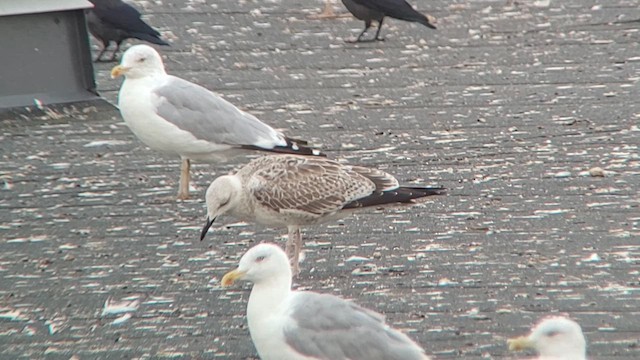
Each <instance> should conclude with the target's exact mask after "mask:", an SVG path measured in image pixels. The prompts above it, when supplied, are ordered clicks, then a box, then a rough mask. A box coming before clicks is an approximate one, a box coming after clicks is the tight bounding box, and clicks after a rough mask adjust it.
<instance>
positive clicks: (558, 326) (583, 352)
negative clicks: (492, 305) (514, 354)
mask: <svg viewBox="0 0 640 360" xmlns="http://www.w3.org/2000/svg"><path fill="white" fill-rule="evenodd" d="M524 349H534V350H536V351H537V352H538V354H539V355H540V356H539V357H538V358H537V359H538V360H586V359H587V345H586V341H585V339H584V335H583V334H582V329H581V328H580V325H578V323H577V322H575V321H573V320H571V319H568V318H566V317H561V316H550V317H547V318H544V319H542V321H541V322H540V323H538V325H536V326H535V327H534V328H533V329H532V330H531V334H529V336H521V337H519V338H515V339H510V340H509V350H512V351H520V350H524Z"/></svg>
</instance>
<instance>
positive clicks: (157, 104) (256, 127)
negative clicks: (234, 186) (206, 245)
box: [111, 45, 322, 199]
mask: <svg viewBox="0 0 640 360" xmlns="http://www.w3.org/2000/svg"><path fill="white" fill-rule="evenodd" d="M121 75H124V76H125V80H124V82H123V83H122V87H121V88H120V94H119V96H118V106H119V107H120V113H121V114H122V118H123V119H124V121H125V123H126V124H127V125H128V126H129V128H130V129H131V131H133V133H134V134H135V135H136V136H137V137H138V139H140V140H141V141H142V142H143V143H145V144H146V145H147V146H149V147H150V148H151V149H153V150H157V151H162V152H166V153H172V154H176V155H179V156H180V157H181V158H182V167H181V172H180V189H179V191H178V199H186V198H188V197H189V169H190V166H191V162H190V160H196V161H206V162H214V161H218V162H220V161H226V160H228V159H229V158H231V157H233V156H237V155H241V154H243V153H248V152H255V151H266V152H277V153H295V154H300V155H322V154H321V153H320V152H319V151H317V150H313V149H311V148H308V147H305V146H301V145H299V144H298V143H296V141H294V140H292V139H290V138H288V137H286V136H284V135H283V134H282V133H280V132H278V131H276V130H275V129H273V128H272V127H271V126H269V125H267V124H265V123H263V122H262V121H260V120H258V118H256V117H255V116H253V115H250V114H248V113H246V112H244V111H242V110H240V109H238V108H237V107H235V106H234V105H233V104H231V103H229V102H228V101H226V100H224V99H222V98H221V97H219V96H217V95H216V94H214V93H213V92H211V91H209V90H207V89H205V88H203V87H202V86H200V85H196V84H194V83H192V82H189V81H187V80H184V79H181V78H179V77H176V76H172V75H169V74H167V73H166V72H165V69H164V64H163V63H162V58H161V57H160V54H158V52H157V51H156V50H154V49H153V48H152V47H150V46H148V45H135V46H132V47H130V48H129V49H128V50H127V51H125V53H124V55H123V56H122V62H121V63H120V65H118V66H115V67H114V68H113V70H111V77H112V78H116V77H119V76H121ZM302 143H303V144H304V143H305V142H302Z"/></svg>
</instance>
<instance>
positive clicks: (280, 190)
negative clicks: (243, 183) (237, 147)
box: [238, 155, 376, 216]
mask: <svg viewBox="0 0 640 360" xmlns="http://www.w3.org/2000/svg"><path fill="white" fill-rule="evenodd" d="M238 175H240V176H241V177H242V178H246V179H249V180H248V183H247V187H248V188H249V190H250V191H251V194H252V196H253V197H254V199H255V200H256V201H258V202H259V203H260V204H261V205H262V206H265V207H268V208H271V209H273V210H275V211H278V212H287V211H292V212H299V213H306V214H309V215H310V216H314V215H315V216H323V215H329V214H332V213H335V212H337V211H339V210H340V209H342V207H343V206H344V205H346V204H348V203H350V202H352V201H354V200H356V199H359V198H362V197H366V196H367V195H370V194H371V193H372V192H373V191H374V190H375V189H376V185H375V183H374V182H373V181H371V180H369V179H368V178H367V177H365V176H362V175H361V174H359V173H358V172H355V171H352V170H351V167H350V166H344V165H341V164H339V163H337V162H335V161H331V160H326V159H320V158H312V157H302V156H293V155H287V156H266V157H262V158H258V159H255V160H253V161H251V162H250V163H249V164H247V165H246V166H245V167H243V168H242V169H241V170H240V171H239V172H238Z"/></svg>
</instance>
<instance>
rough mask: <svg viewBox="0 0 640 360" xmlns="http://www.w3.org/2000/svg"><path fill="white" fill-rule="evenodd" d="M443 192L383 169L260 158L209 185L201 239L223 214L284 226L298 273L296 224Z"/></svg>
mask: <svg viewBox="0 0 640 360" xmlns="http://www.w3.org/2000/svg"><path fill="white" fill-rule="evenodd" d="M442 193H444V188H442V187H405V186H400V185H399V184H398V180H397V179H396V178H395V177H393V176H392V175H390V174H387V173H386V172H384V171H381V170H377V169H372V168H366V167H362V166H352V165H344V164H340V163H338V162H335V161H331V160H327V159H324V158H317V157H305V156H296V155H270V156H263V157H260V158H258V159H255V160H252V161H251V162H249V163H248V164H247V165H245V166H244V167H242V168H241V169H240V170H238V171H237V172H236V173H235V174H232V175H224V176H220V177H218V178H217V179H215V180H214V181H213V182H212V183H211V185H210V186H209V188H208V189H207V193H206V196H205V198H206V202H207V222H206V224H205V226H204V228H203V229H202V234H201V235H200V240H202V239H204V237H205V235H206V234H207V231H208V230H209V228H210V227H211V225H212V224H213V222H214V221H215V219H216V218H217V217H218V216H220V215H222V214H224V213H227V212H229V213H231V214H232V215H234V216H237V217H240V218H244V219H247V220H250V221H256V222H258V223H260V224H264V225H268V226H277V227H287V228H288V230H289V238H288V240H287V246H286V250H287V255H289V258H290V259H291V264H292V266H293V268H294V273H295V274H296V275H297V274H298V273H299V268H298V258H299V253H300V251H301V250H302V235H301V234H300V227H301V226H304V225H314V224H318V223H322V222H326V221H331V220H335V219H339V218H341V217H344V216H347V215H349V213H350V212H351V211H353V210H355V209H358V208H362V207H368V206H379V205H385V204H393V203H409V202H411V201H412V200H413V199H417V198H421V197H425V196H430V195H440V194H442Z"/></svg>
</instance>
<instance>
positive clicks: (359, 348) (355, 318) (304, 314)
mask: <svg viewBox="0 0 640 360" xmlns="http://www.w3.org/2000/svg"><path fill="white" fill-rule="evenodd" d="M292 306H293V309H292V310H291V313H290V319H289V320H288V322H287V324H286V325H285V328H284V337H285V341H286V343H287V344H288V345H289V346H291V347H292V348H293V349H295V350H296V351H297V352H299V353H301V354H304V355H306V356H310V357H313V358H317V359H323V360H427V359H428V357H427V356H426V355H425V353H424V350H422V349H421V348H420V347H419V346H418V345H417V344H416V343H415V342H413V341H412V340H411V339H409V337H407V336H406V335H404V334H403V333H401V332H399V331H397V330H395V329H393V328H390V327H389V326H388V325H386V324H385V322H384V317H383V316H382V315H380V314H378V313H376V312H373V311H371V310H368V309H365V308H363V307H360V306H358V305H357V304H354V303H352V302H349V301H346V300H343V299H341V298H339V297H336V296H333V295H328V294H318V293H313V292H297V293H296V297H294V298H293V304H292Z"/></svg>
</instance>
